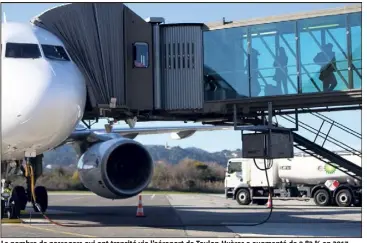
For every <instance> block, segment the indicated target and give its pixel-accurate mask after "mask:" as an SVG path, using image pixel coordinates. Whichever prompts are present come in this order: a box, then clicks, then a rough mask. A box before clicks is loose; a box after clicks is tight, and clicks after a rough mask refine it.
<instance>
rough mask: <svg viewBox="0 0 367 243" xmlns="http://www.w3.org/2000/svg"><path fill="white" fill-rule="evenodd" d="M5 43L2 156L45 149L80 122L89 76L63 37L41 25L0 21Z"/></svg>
mask: <svg viewBox="0 0 367 243" xmlns="http://www.w3.org/2000/svg"><path fill="white" fill-rule="evenodd" d="M1 45H2V46H1V65H2V73H1V74H2V77H1V132H2V139H1V140H2V153H1V160H2V161H4V160H13V159H22V158H24V156H25V152H33V153H34V152H36V154H37V155H38V154H42V153H43V152H45V151H47V150H49V149H52V148H54V147H56V146H58V145H59V144H60V143H62V142H63V141H64V140H65V139H66V138H67V137H68V136H69V135H70V134H71V133H72V131H73V130H74V129H75V127H76V126H77V125H78V123H79V122H80V120H81V118H82V116H83V112H84V107H85V102H86V85H85V80H84V78H83V76H82V74H81V72H80V71H79V69H78V68H77V66H76V65H75V63H74V62H73V61H72V60H71V59H70V56H69V54H68V53H67V52H66V50H65V47H64V45H63V43H62V42H61V41H60V40H59V39H58V38H57V37H56V36H55V35H53V34H52V33H50V32H48V31H46V30H44V29H42V28H39V27H36V26H34V25H32V24H30V23H2V39H1ZM26 45H28V46H26ZM35 45H36V46H35ZM45 45H48V46H45ZM54 47H57V48H58V49H57V50H60V48H61V49H64V50H65V53H64V56H65V55H67V56H66V57H68V58H69V59H62V58H60V56H61V57H62V55H60V56H57V55H56V54H55V53H59V52H57V51H55V50H56V48H54ZM46 48H48V49H46ZM38 52H39V56H37V55H38ZM60 53H61V52H60Z"/></svg>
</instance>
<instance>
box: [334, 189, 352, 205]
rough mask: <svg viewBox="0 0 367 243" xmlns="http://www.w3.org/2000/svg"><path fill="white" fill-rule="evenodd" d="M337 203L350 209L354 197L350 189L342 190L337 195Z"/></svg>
mask: <svg viewBox="0 0 367 243" xmlns="http://www.w3.org/2000/svg"><path fill="white" fill-rule="evenodd" d="M335 201H336V203H337V204H338V206H339V207H349V206H350V205H351V204H352V201H353V196H352V194H351V193H350V191H349V190H348V189H342V190H340V191H339V192H338V193H337V194H336V196H335Z"/></svg>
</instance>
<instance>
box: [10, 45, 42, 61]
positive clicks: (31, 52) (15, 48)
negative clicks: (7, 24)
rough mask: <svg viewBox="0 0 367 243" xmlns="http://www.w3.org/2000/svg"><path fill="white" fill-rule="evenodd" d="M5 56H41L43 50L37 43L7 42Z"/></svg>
mask: <svg viewBox="0 0 367 243" xmlns="http://www.w3.org/2000/svg"><path fill="white" fill-rule="evenodd" d="M5 57H11V58H40V57H41V52H40V49H39V48H38V45H37V44H29V43H6V51H5Z"/></svg>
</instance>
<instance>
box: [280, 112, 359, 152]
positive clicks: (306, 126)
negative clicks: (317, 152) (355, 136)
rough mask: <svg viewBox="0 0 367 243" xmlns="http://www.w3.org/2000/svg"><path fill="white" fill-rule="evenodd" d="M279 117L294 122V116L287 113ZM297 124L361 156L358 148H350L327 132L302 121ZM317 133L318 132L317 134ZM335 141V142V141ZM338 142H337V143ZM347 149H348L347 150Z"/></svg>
mask: <svg viewBox="0 0 367 243" xmlns="http://www.w3.org/2000/svg"><path fill="white" fill-rule="evenodd" d="M286 116H287V117H290V118H291V119H289V118H287V117H286ZM281 117H282V118H284V119H286V120H288V121H289V122H293V123H295V121H294V120H295V118H293V117H292V116H290V115H287V114H285V115H281ZM298 123H299V124H298V125H299V126H300V127H302V128H304V129H306V130H307V131H309V132H311V133H313V134H316V135H317V136H320V137H321V138H323V139H325V141H328V142H330V143H332V144H334V145H336V146H338V147H340V148H342V149H345V150H346V151H348V152H350V153H352V154H354V155H357V156H359V157H362V153H361V152H360V151H358V150H356V149H354V148H352V147H350V146H348V145H347V144H345V143H343V142H340V141H339V140H337V139H335V138H333V137H331V136H328V135H327V134H325V133H323V132H322V131H317V129H315V128H313V127H312V126H310V125H308V124H306V123H303V122H302V121H298ZM311 129H313V130H316V132H315V131H312V130H311ZM318 133H319V134H318ZM320 134H322V135H324V137H323V136H321V135H320ZM333 140H334V141H333ZM335 141H336V142H335ZM338 143H339V144H338ZM340 144H342V145H343V146H344V147H343V146H341V145H340ZM321 147H323V146H321ZM348 149H349V150H348Z"/></svg>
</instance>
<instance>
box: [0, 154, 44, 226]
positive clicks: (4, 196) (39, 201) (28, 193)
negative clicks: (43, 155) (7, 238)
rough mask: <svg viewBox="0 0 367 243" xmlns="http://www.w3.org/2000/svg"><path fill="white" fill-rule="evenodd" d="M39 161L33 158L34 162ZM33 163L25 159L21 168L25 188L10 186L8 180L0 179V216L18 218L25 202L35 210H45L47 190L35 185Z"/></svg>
mask: <svg viewBox="0 0 367 243" xmlns="http://www.w3.org/2000/svg"><path fill="white" fill-rule="evenodd" d="M39 161H40V160H37V159H35V163H37V162H39ZM35 163H31V162H30V160H29V159H27V161H26V164H25V166H24V168H22V170H23V172H24V173H23V174H24V176H25V178H26V181H27V189H24V187H22V186H15V187H14V188H11V182H10V181H9V180H7V179H2V180H1V218H5V217H7V218H8V219H19V218H20V214H21V210H25V208H26V206H27V202H31V203H32V204H33V209H34V211H35V212H40V211H41V212H42V213H44V212H46V210H47V207H48V195H47V190H46V188H45V187H43V186H37V187H35V181H36V178H35V174H34V173H33V171H34V167H36V168H37V167H38V166H35ZM41 163H42V161H41ZM41 165H42V164H41Z"/></svg>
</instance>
